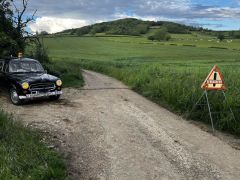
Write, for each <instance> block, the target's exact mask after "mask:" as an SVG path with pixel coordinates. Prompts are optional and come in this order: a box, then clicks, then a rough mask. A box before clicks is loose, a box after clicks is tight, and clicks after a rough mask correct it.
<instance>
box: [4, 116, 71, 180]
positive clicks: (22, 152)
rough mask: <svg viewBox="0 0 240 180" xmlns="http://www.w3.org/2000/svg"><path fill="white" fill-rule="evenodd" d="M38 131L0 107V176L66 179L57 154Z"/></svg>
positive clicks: (33, 179) (9, 177)
mask: <svg viewBox="0 0 240 180" xmlns="http://www.w3.org/2000/svg"><path fill="white" fill-rule="evenodd" d="M40 141H41V139H40V135H39V134H38V133H36V132H33V131H31V130H28V129H26V128H24V127H23V126H22V125H21V124H20V123H19V122H17V121H13V120H12V117H10V116H9V115H7V114H5V113H4V112H2V111H0V179H3V180H5V179H6V180H7V179H28V180H31V179H32V180H35V179H59V180H60V179H65V178H66V175H67V174H66V167H65V164H64V162H63V161H62V159H61V157H60V155H59V154H58V153H56V152H54V151H53V150H50V149H48V148H47V147H46V145H44V144H43V143H41V142H40Z"/></svg>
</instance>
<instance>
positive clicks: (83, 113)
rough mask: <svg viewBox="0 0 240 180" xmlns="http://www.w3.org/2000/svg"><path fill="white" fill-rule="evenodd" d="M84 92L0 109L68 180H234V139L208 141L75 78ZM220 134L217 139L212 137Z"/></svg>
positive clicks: (148, 105)
mask: <svg viewBox="0 0 240 180" xmlns="http://www.w3.org/2000/svg"><path fill="white" fill-rule="evenodd" d="M83 75H84V78H85V81H86V86H85V87H84V88H83V89H82V90H79V89H64V95H63V97H62V99H61V100H60V101H58V102H49V101H40V102H39V101H38V102H33V103H31V104H27V105H24V106H18V107H17V106H13V105H11V103H10V102H9V100H8V98H7V97H6V95H4V93H3V92H1V93H0V95H1V96H0V103H1V105H2V107H3V109H4V110H6V111H8V112H10V113H13V114H14V116H15V117H17V118H18V119H19V120H21V121H23V122H24V123H25V124H26V126H28V127H31V128H38V129H41V130H42V131H43V132H45V135H46V134H47V135H49V136H50V137H51V139H53V144H54V146H55V148H56V149H58V150H60V152H63V154H64V157H65V159H66V160H67V164H68V168H69V177H70V178H72V179H109V180H114V179H116V180H128V179H129V180H135V179H136V180H142V179H147V180H148V179H157V180H159V179H224V180H225V179H239V177H240V151H239V150H238V148H237V147H238V146H236V147H235V148H234V146H232V144H231V143H229V139H230V140H231V142H233V141H234V142H235V143H236V144H239V143H240V141H239V139H234V138H233V137H230V136H226V137H227V138H225V137H224V136H222V135H216V136H213V135H212V134H211V133H208V132H206V131H204V130H202V129H201V128H200V127H199V126H197V125H195V124H193V123H192V122H190V121H186V120H184V119H182V118H181V117H179V116H177V115H175V114H173V113H171V112H169V111H167V110H166V109H164V108H161V107H159V106H158V105H156V104H154V103H152V102H150V101H149V100H147V99H145V98H143V97H142V96H140V95H138V94H136V93H135V92H133V91H131V90H129V89H128V88H127V87H126V86H125V85H123V84H122V83H120V82H119V81H116V80H114V79H112V78H110V77H107V76H104V75H101V74H98V73H95V72H91V71H84V73H83ZM219 134H220V133H219Z"/></svg>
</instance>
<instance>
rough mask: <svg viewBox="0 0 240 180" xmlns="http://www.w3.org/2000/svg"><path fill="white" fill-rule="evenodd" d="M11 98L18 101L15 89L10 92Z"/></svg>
mask: <svg viewBox="0 0 240 180" xmlns="http://www.w3.org/2000/svg"><path fill="white" fill-rule="evenodd" d="M11 99H12V101H13V102H14V103H18V100H19V97H18V94H17V92H16V91H12V93H11Z"/></svg>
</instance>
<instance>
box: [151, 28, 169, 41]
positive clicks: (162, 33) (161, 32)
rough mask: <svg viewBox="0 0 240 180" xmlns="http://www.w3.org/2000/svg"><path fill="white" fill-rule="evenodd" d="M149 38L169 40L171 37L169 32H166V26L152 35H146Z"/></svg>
mask: <svg viewBox="0 0 240 180" xmlns="http://www.w3.org/2000/svg"><path fill="white" fill-rule="evenodd" d="M148 39H149V40H152V41H153V40H157V41H169V40H170V39H171V36H170V34H169V33H168V32H167V29H166V28H163V29H159V30H158V31H156V32H155V33H154V35H153V36H149V37H148Z"/></svg>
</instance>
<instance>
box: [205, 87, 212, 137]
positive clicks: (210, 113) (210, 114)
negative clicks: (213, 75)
mask: <svg viewBox="0 0 240 180" xmlns="http://www.w3.org/2000/svg"><path fill="white" fill-rule="evenodd" d="M204 93H205V95H206V99H207V105H208V111H209V116H210V119H211V124H212V130H213V133H214V124H213V118H212V112H211V107H210V104H209V100H208V94H207V91H206V90H205V91H204Z"/></svg>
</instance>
